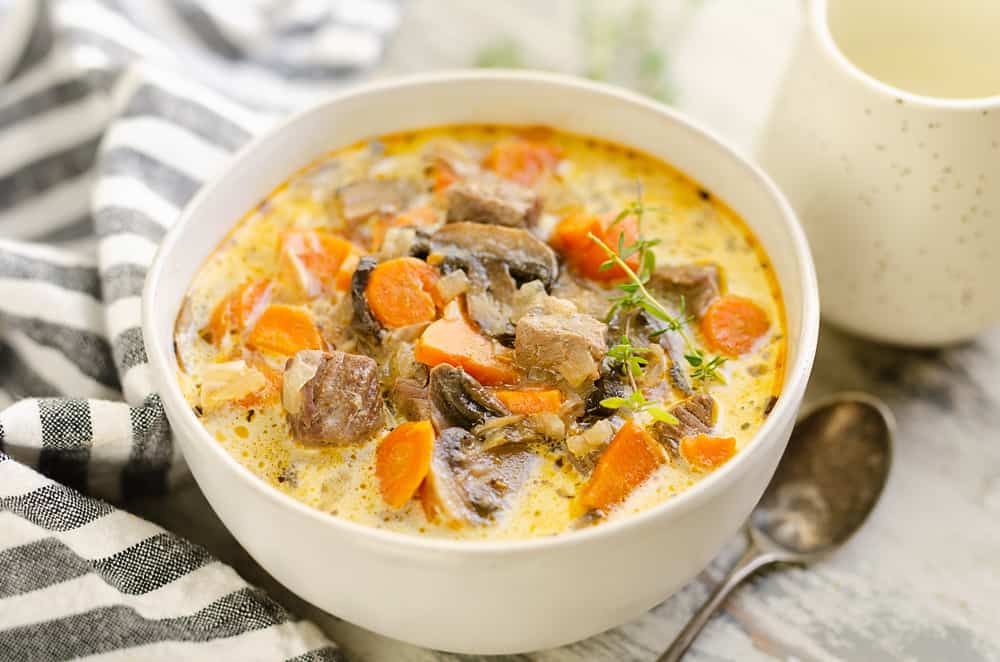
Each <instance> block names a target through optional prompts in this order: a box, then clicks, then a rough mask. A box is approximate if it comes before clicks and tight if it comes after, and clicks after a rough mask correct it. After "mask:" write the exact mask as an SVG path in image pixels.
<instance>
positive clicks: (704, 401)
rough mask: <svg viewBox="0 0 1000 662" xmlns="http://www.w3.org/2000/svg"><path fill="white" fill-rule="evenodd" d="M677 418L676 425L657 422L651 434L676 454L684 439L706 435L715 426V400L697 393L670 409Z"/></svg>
mask: <svg viewBox="0 0 1000 662" xmlns="http://www.w3.org/2000/svg"><path fill="white" fill-rule="evenodd" d="M670 413H671V414H673V415H674V416H675V417H676V418H677V424H676V425H671V424H669V423H663V422H658V423H656V424H655V425H654V426H653V432H654V434H655V435H656V436H657V438H658V439H659V440H660V443H662V444H663V445H664V446H666V447H667V448H668V449H669V450H670V451H671V452H672V453H674V454H675V455H676V454H677V448H678V446H679V444H680V442H681V439H683V438H684V437H690V436H691V435H695V434H706V433H708V432H710V431H711V430H712V428H713V427H714V426H715V400H714V399H713V398H712V396H710V395H706V394H704V393H699V394H697V395H694V396H691V397H690V398H688V399H687V400H683V401H681V402H679V403H677V404H676V405H674V406H673V407H671V408H670Z"/></svg>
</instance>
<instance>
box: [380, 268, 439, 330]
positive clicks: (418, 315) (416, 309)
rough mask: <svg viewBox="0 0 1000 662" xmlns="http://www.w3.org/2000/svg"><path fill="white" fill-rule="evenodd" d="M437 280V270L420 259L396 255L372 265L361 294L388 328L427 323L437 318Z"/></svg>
mask: <svg viewBox="0 0 1000 662" xmlns="http://www.w3.org/2000/svg"><path fill="white" fill-rule="evenodd" d="M437 280H438V272H437V271H436V270H435V269H434V267H432V266H430V265H429V264H427V263H426V262H424V261H423V260H418V259H417V258H415V257H399V258H396V259H394V260H387V261H385V262H382V263H381V264H379V265H378V266H377V267H375V269H374V270H373V271H372V274H371V277H370V278H369V279H368V286H367V287H366V288H365V297H366V298H367V299H368V306H369V307H370V308H371V311H372V314H373V315H375V318H376V319H377V320H378V321H379V322H381V323H382V325H383V326H386V327H388V328H390V329H395V328H399V327H401V326H410V325H411V324H419V323H421V322H430V321H432V320H433V319H434V318H435V317H437V305H436V303H435V301H434V293H435V292H436V289H435V287H434V283H436V282H437Z"/></svg>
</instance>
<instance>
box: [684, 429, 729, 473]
mask: <svg viewBox="0 0 1000 662" xmlns="http://www.w3.org/2000/svg"><path fill="white" fill-rule="evenodd" d="M735 453H736V439H735V438H734V437H710V436H708V435H705V434H698V435H694V436H693V437H684V438H683V439H681V455H683V456H684V459H685V460H687V462H688V464H691V465H693V466H695V467H698V468H699V469H715V468H716V467H719V466H722V465H723V464H725V463H726V462H727V461H729V458H731V457H732V456H733V455H734V454H735Z"/></svg>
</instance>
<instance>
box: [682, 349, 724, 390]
mask: <svg viewBox="0 0 1000 662" xmlns="http://www.w3.org/2000/svg"><path fill="white" fill-rule="evenodd" d="M684 359H685V360H686V361H687V362H688V363H689V364H690V365H691V378H692V379H694V380H695V381H697V382H701V383H705V382H710V381H712V380H718V381H720V382H723V383H724V382H725V378H724V377H723V376H722V375H721V374H720V373H719V368H721V367H722V364H723V363H725V362H726V361H727V360H728V359H726V357H724V356H713V357H712V358H708V357H706V356H705V352H703V351H702V350H700V349H695V350H693V351H691V352H689V353H688V354H685V355H684Z"/></svg>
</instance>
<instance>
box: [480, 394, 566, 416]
mask: <svg viewBox="0 0 1000 662" xmlns="http://www.w3.org/2000/svg"><path fill="white" fill-rule="evenodd" d="M496 396H497V399H498V400H500V402H502V403H504V404H505V405H506V406H507V409H509V410H510V412H511V413H512V414H540V413H542V412H550V411H559V407H561V406H562V402H563V395H562V392H561V391H559V390H558V389H546V390H541V389H524V390H520V391H508V390H501V391H497V392H496Z"/></svg>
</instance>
